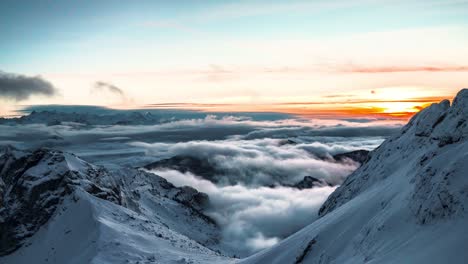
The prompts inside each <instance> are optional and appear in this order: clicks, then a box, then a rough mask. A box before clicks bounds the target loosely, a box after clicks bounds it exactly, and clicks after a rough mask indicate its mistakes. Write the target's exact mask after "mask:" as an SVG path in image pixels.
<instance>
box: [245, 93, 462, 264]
mask: <svg viewBox="0 0 468 264" xmlns="http://www.w3.org/2000/svg"><path fill="white" fill-rule="evenodd" d="M467 120H468V89H464V90H462V91H460V92H459V93H458V95H457V96H456V98H455V99H454V101H453V103H452V105H451V106H450V102H449V101H447V100H444V101H442V102H440V103H439V104H433V105H431V106H430V107H428V108H426V109H424V110H423V111H421V112H420V113H418V114H417V115H415V116H414V117H413V118H412V119H411V120H410V121H409V123H408V124H407V125H406V126H405V127H403V128H402V130H401V132H400V133H399V134H398V135H395V136H393V137H391V138H389V139H387V140H386V141H385V142H384V143H383V144H382V145H381V146H380V147H378V148H377V149H376V150H374V151H372V152H371V153H370V154H371V155H370V157H369V159H368V160H367V161H366V162H364V164H363V165H362V166H361V167H360V168H358V169H357V170H356V171H355V172H354V173H352V174H351V175H350V176H348V177H347V178H346V180H345V181H344V183H343V184H342V185H341V186H340V187H338V188H337V189H336V191H335V192H333V193H332V194H331V195H330V197H329V198H328V199H327V200H326V202H325V203H324V204H323V206H322V207H321V209H320V211H319V216H320V218H319V219H318V220H316V221H315V222H313V223H312V224H310V225H309V226H307V227H305V228H304V229H302V230H300V231H299V232H297V233H295V234H294V235H292V236H290V237H288V238H287V239H285V240H283V241H281V242H280V243H279V244H277V245H275V246H273V247H272V248H270V249H267V250H264V251H262V252H259V253H257V254H255V255H253V256H251V257H249V258H247V259H244V260H243V261H241V263H245V264H251V263H415V264H418V263H466V260H467V259H468V251H467V250H466V245H467V244H468V209H467V205H468V140H467V139H468V123H467Z"/></svg>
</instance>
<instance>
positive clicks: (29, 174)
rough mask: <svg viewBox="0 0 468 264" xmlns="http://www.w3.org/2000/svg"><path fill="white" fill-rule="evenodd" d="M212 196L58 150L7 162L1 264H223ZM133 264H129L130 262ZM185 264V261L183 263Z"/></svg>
mask: <svg viewBox="0 0 468 264" xmlns="http://www.w3.org/2000/svg"><path fill="white" fill-rule="evenodd" d="M208 203H209V198H208V196H207V195H206V194H204V193H200V192H198V191H197V190H195V189H193V188H191V187H180V188H179V187H175V186H174V185H172V184H171V183H169V182H167V181H166V180H165V179H163V178H161V177H159V176H157V175H154V174H152V173H146V172H144V171H140V170H134V169H128V168H120V169H118V170H115V171H111V170H108V169H105V168H103V167H99V166H95V165H92V164H90V163H87V162H85V161H83V160H81V159H80V158H78V157H76V156H75V155H73V154H70V153H66V152H61V151H57V150H52V149H45V148H42V149H38V150H35V151H33V152H28V151H20V150H16V149H14V148H7V149H5V150H4V153H3V155H1V156H0V208H2V209H1V210H0V256H3V257H0V263H5V264H10V263H11V264H12V263H15V264H18V263H50V262H53V263H138V262H141V263H143V262H144V263H147V262H149V263H152V262H153V263H154V262H158V263H168V262H171V261H173V262H177V261H179V262H177V263H185V261H188V262H189V263H210V262H211V263H220V262H226V261H229V259H227V258H226V257H223V256H222V255H220V254H219V253H217V252H216V251H218V249H219V248H220V246H219V236H220V233H219V232H220V230H219V228H218V226H217V224H216V223H215V222H214V221H213V220H212V219H211V218H210V217H208V216H206V215H204V214H203V212H202V209H203V208H204V207H205V206H207V205H208ZM125 261H128V262H125ZM180 261H182V262H180Z"/></svg>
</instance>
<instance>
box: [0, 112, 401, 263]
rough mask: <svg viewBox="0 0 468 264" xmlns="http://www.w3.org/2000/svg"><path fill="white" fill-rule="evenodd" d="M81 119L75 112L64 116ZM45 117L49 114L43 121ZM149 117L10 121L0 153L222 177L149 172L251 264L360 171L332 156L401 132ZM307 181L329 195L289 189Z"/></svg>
mask: <svg viewBox="0 0 468 264" xmlns="http://www.w3.org/2000/svg"><path fill="white" fill-rule="evenodd" d="M36 110H37V109H36ZM40 110H44V109H40ZM56 110H57V109H56ZM57 111H63V110H60V109H58V110H57ZM67 111H68V110H67ZM80 111H81V110H80V109H75V108H73V109H69V111H68V112H69V113H73V112H80ZM96 111H97V112H96ZM96 111H95V113H99V115H98V116H97V118H99V119H100V120H102V119H103V118H109V116H106V115H109V114H118V115H128V116H129V117H130V118H133V117H134V116H135V115H134V113H133V112H125V111H118V112H112V113H110V112H109V111H110V110H106V109H98V110H96ZM51 113H54V110H52V111H49V112H46V113H45V116H46V117H47V115H48V114H51ZM143 113H144V114H146V112H143ZM150 114H151V115H152V116H157V117H158V118H160V120H159V119H158V121H157V122H156V123H155V124H150V125H121V124H119V125H109V124H106V125H95V124H93V122H94V120H93V118H95V117H93V116H92V115H83V116H81V117H83V118H85V117H86V118H91V119H90V120H86V119H83V120H81V119H80V120H67V121H63V122H55V121H56V120H55V118H56V115H55V114H54V115H53V118H52V119H54V120H55V121H54V122H49V120H47V118H46V120H42V119H41V118H39V120H36V119H34V118H33V119H32V120H33V121H32V123H27V122H25V119H22V120H21V122H19V123H15V122H10V123H8V122H7V121H8V120H7V121H5V122H6V123H4V124H2V125H0V145H7V144H12V145H14V146H16V147H19V148H29V147H41V146H46V147H52V148H58V149H62V150H66V151H70V152H73V153H76V154H77V155H79V156H81V157H82V158H84V159H85V160H88V161H91V162H93V163H96V164H100V165H105V166H131V167H138V166H143V165H146V164H148V163H151V162H154V161H158V160H161V159H165V158H171V157H173V156H180V155H182V156H194V157H197V158H200V159H205V160H207V161H209V163H210V164H211V165H212V166H213V167H214V168H215V170H216V171H217V172H222V174H220V175H217V176H218V177H219V181H217V182H215V181H209V180H206V179H204V178H202V177H201V176H200V175H194V174H192V173H190V172H185V173H183V172H180V171H176V170H168V169H166V170H163V169H159V170H155V171H153V172H154V173H156V174H158V175H160V176H162V177H164V178H166V179H168V180H169V181H170V182H172V183H174V184H175V185H178V186H184V185H189V186H193V187H194V188H196V189H198V190H199V191H202V192H205V193H207V194H208V195H209V197H210V206H209V208H207V209H206V214H208V215H209V216H211V217H212V218H214V219H215V220H216V221H217V222H218V223H219V225H220V227H221V228H222V240H221V243H222V244H223V245H224V246H225V247H226V248H227V249H228V252H230V253H231V254H236V255H238V256H247V255H249V254H251V253H252V252H256V251H258V250H261V249H263V248H267V247H269V246H271V245H273V244H275V243H277V242H278V241H280V240H281V239H283V238H284V237H286V236H288V235H290V234H292V233H294V232H295V231H297V230H299V229H300V228H302V227H304V226H306V225H307V224H309V223H311V222H312V221H314V220H315V219H316V217H317V210H318V208H319V207H320V205H321V204H322V203H323V201H324V200H325V199H326V198H327V197H328V195H329V194H330V193H331V192H332V191H333V190H334V188H336V186H337V185H339V184H341V183H342V181H343V180H344V179H345V177H346V176H347V175H348V174H349V173H351V172H352V171H353V170H355V169H356V168H357V166H359V164H358V163H356V162H353V161H351V160H340V161H335V160H334V159H333V158H332V157H333V155H335V154H339V153H344V152H349V151H353V150H358V149H366V150H372V149H374V148H376V147H377V146H378V145H379V144H380V143H381V142H382V141H383V140H384V138H385V137H387V136H388V135H390V134H392V133H393V132H394V131H396V130H397V129H398V125H394V124H390V125H389V124H386V123H384V122H383V121H381V120H374V121H372V120H369V122H367V120H366V122H353V120H352V121H348V120H333V121H330V120H305V119H301V118H294V117H293V116H285V115H279V114H263V115H262V114H259V115H256V114H249V113H243V114H226V113H224V114H220V113H209V114H207V113H203V112H180V111H179V112H168V111H153V112H150ZM37 116H38V117H43V115H37ZM71 116H76V114H72V115H71ZM81 117H80V118H81ZM18 124H19V125H18ZM304 176H312V177H315V178H318V179H321V180H323V181H325V182H327V183H329V184H330V185H333V186H327V185H326V184H325V185H320V186H318V187H314V188H312V189H302V190H299V189H297V188H292V187H287V186H289V185H292V184H295V183H297V182H299V181H300V180H302V179H303V178H304Z"/></svg>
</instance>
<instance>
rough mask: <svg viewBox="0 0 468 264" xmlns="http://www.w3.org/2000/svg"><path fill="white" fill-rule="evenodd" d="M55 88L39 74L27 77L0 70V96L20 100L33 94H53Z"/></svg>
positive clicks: (55, 90)
mask: <svg viewBox="0 0 468 264" xmlns="http://www.w3.org/2000/svg"><path fill="white" fill-rule="evenodd" d="M56 93H57V89H56V88H55V87H54V86H53V85H52V84H51V83H50V82H48V81H46V80H44V79H43V78H41V77H39V76H34V77H29V76H25V75H18V74H12V73H6V72H1V71H0V97H1V98H6V99H13V100H16V101H22V100H26V99H28V98H29V97H30V96H33V95H43V96H53V95H55V94H56Z"/></svg>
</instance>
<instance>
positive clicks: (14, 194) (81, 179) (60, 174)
mask: <svg viewBox="0 0 468 264" xmlns="http://www.w3.org/2000/svg"><path fill="white" fill-rule="evenodd" d="M148 187H149V188H148ZM76 189H80V190H83V191H85V192H87V193H89V194H91V195H92V196H94V197H96V198H100V199H105V200H107V201H109V202H112V203H115V204H118V205H121V206H124V207H127V208H129V209H132V210H134V211H137V212H139V211H141V207H140V205H139V198H140V197H142V196H143V195H145V193H148V195H150V197H151V198H152V199H156V200H157V199H159V198H158V197H167V198H169V199H172V200H173V201H175V202H177V203H179V204H180V205H181V207H182V208H186V209H184V210H186V211H188V212H192V214H195V215H197V216H198V217H199V218H201V219H202V220H200V221H202V222H205V223H206V225H212V226H213V227H215V226H216V224H215V223H214V221H212V220H211V219H210V218H209V217H207V216H205V215H204V214H203V213H202V211H201V210H202V209H203V208H204V207H205V206H206V205H207V204H208V202H209V199H208V196H207V195H206V194H204V193H200V192H198V191H197V190H195V189H193V188H190V187H182V188H177V187H175V186H174V185H172V184H171V183H169V182H167V181H166V180H165V179H163V178H161V177H159V176H157V175H154V174H151V173H146V172H143V171H138V170H134V169H131V170H127V171H125V173H124V172H122V173H121V174H119V173H117V172H116V173H115V174H114V173H111V172H110V171H108V170H106V169H105V168H103V167H99V166H94V165H92V164H89V163H87V162H85V161H83V160H81V159H80V158H78V157H76V156H75V155H73V154H70V153H64V152H62V151H57V150H52V149H46V148H41V149H38V150H36V151H33V152H27V151H19V150H16V149H14V148H7V149H6V150H5V152H4V154H3V155H2V156H1V157H0V256H1V255H6V254H9V253H11V252H12V251H14V250H16V249H17V248H19V247H21V246H22V245H23V243H24V241H25V240H26V238H28V237H30V236H32V235H33V234H34V233H35V232H37V231H38V229H39V228H40V227H41V226H42V225H44V224H45V223H46V222H47V221H48V220H49V219H50V218H51V217H52V215H53V214H54V213H55V211H56V208H57V207H58V206H59V204H60V203H61V202H62V201H63V199H64V198H65V197H68V196H70V195H73V193H74V191H75V190H76ZM194 221H195V220H194Z"/></svg>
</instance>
